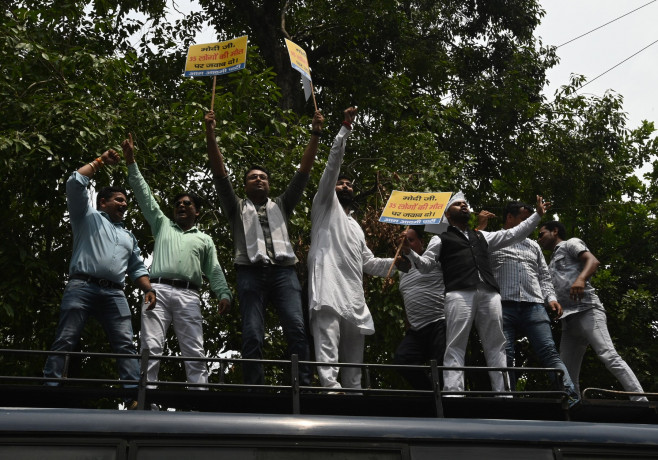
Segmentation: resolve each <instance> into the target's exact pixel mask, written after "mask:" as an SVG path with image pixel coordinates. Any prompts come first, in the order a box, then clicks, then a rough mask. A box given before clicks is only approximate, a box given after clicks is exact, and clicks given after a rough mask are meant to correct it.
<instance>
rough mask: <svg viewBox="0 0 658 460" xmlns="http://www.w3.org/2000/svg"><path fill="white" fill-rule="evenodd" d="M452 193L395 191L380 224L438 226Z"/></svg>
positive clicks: (380, 219)
mask: <svg viewBox="0 0 658 460" xmlns="http://www.w3.org/2000/svg"><path fill="white" fill-rule="evenodd" d="M450 196H452V193H451V192H433V193H427V192H401V191H399V190H393V193H391V196H390V198H389V199H388V202H387V203H386V207H384V211H383V212H382V215H381V217H380V218H379V221H380V222H386V223H388V224H399V225H428V224H438V223H439V222H440V221H441V218H442V217H443V213H444V211H445V209H446V205H447V204H448V201H449V200H450Z"/></svg>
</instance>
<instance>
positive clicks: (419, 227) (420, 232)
mask: <svg viewBox="0 0 658 460" xmlns="http://www.w3.org/2000/svg"><path fill="white" fill-rule="evenodd" d="M409 229H410V230H413V231H414V232H416V235H417V236H418V239H419V240H422V239H423V237H424V236H425V226H424V225H412V226H411V227H409Z"/></svg>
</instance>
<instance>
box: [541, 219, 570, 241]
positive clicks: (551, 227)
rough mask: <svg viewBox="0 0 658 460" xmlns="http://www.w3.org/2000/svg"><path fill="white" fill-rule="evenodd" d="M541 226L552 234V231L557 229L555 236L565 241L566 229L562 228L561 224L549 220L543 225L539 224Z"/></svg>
mask: <svg viewBox="0 0 658 460" xmlns="http://www.w3.org/2000/svg"><path fill="white" fill-rule="evenodd" d="M541 226H542V227H544V228H545V229H546V230H548V231H549V232H552V231H553V230H555V229H556V228H557V236H558V237H559V238H560V239H561V240H566V239H567V229H566V228H565V227H564V224H563V223H562V222H558V221H557V220H551V221H550V222H546V223H545V224H541ZM540 228H541V227H540Z"/></svg>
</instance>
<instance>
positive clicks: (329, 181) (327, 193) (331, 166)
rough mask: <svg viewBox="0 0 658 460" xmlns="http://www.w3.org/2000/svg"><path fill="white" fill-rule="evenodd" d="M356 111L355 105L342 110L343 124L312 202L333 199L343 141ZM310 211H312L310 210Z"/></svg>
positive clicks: (341, 156)
mask: <svg viewBox="0 0 658 460" xmlns="http://www.w3.org/2000/svg"><path fill="white" fill-rule="evenodd" d="M356 112H357V108H356V107H350V108H348V109H345V111H344V112H343V114H344V121H343V125H342V126H341V128H340V131H339V132H338V135H336V138H335V139H334V143H333V145H332V146H331V150H330V152H329V159H328V160H327V165H326V166H325V168H324V172H323V173H322V177H321V178H320V183H319V184H318V192H317V193H316V194H315V198H313V204H315V203H319V204H324V205H326V204H327V203H329V202H330V201H331V200H333V197H334V196H335V195H336V180H337V179H338V176H339V175H340V166H341V164H342V163H343V157H344V156H345V143H346V141H347V136H348V135H349V133H350V132H351V131H352V123H353V122H354V119H355V118H356ZM311 212H313V211H312V210H311Z"/></svg>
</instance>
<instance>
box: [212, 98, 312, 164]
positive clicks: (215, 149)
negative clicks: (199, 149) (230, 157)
mask: <svg viewBox="0 0 658 460" xmlns="http://www.w3.org/2000/svg"><path fill="white" fill-rule="evenodd" d="M204 121H205V123H206V144H207V146H208V159H209V160H210V170H211V171H212V175H213V176H215V177H226V176H227V175H228V173H227V172H226V167H225V166H224V158H223V157H222V153H221V152H220V151H219V146H218V145H217V138H216V137H215V126H216V125H217V122H216V121H215V112H213V111H212V110H211V111H210V112H208V113H207V114H206V116H205V117H204ZM316 151H317V146H316Z"/></svg>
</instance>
